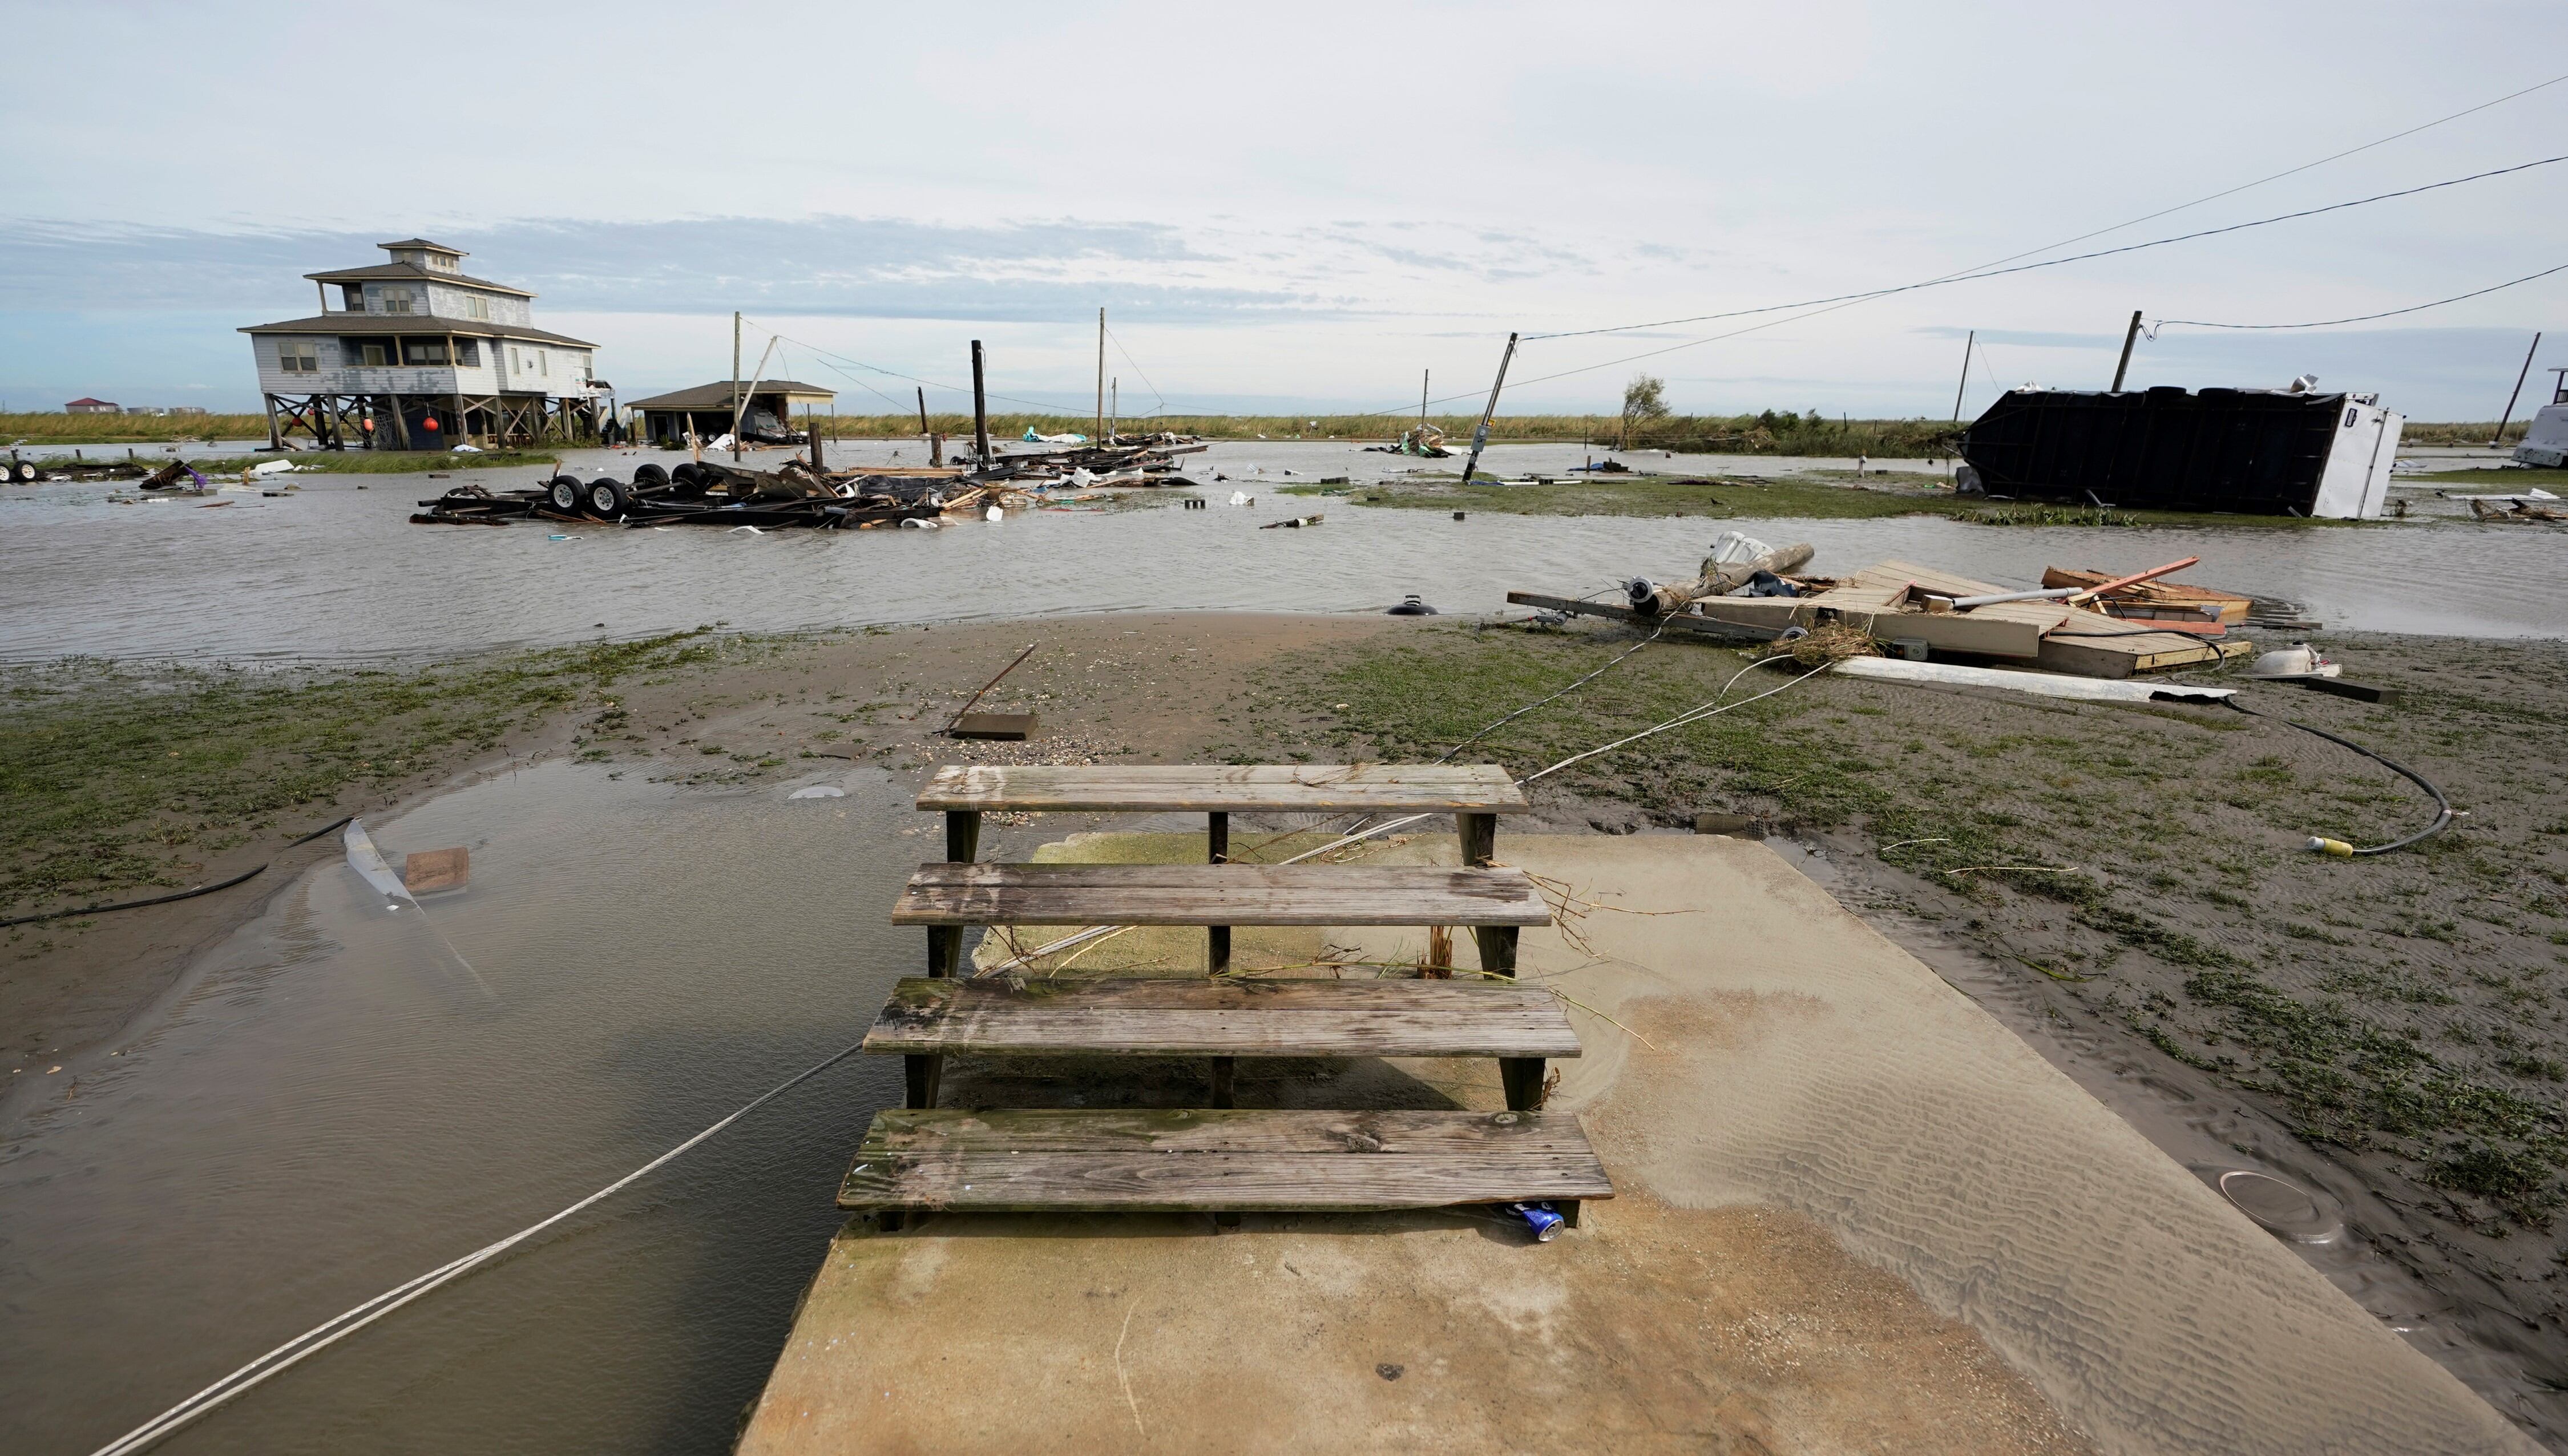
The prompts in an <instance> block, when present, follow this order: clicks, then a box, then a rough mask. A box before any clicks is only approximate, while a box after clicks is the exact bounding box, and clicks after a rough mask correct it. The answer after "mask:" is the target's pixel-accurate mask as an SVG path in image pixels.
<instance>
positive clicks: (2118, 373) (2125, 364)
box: [2113, 309, 2140, 395]
mask: <svg viewBox="0 0 2568 1456" xmlns="http://www.w3.org/2000/svg"><path fill="white" fill-rule="evenodd" d="M2139 337H2140V311H2139V310H2138V309H2133V310H2131V326H2130V327H2129V328H2128V329H2125V330H2123V331H2122V362H2121V363H2119V364H2116V365H2114V366H2113V393H2114V394H2117V395H2118V394H2120V393H2121V392H2122V376H2124V375H2126V374H2128V373H2130V372H2131V346H2132V345H2133V344H2135V343H2137V342H2138V341H2139Z"/></svg>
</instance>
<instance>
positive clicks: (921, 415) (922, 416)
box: [918, 385, 940, 465]
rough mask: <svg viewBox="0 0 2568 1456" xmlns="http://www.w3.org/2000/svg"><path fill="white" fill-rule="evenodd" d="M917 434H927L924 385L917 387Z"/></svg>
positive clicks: (931, 461) (925, 387) (931, 462)
mask: <svg viewBox="0 0 2568 1456" xmlns="http://www.w3.org/2000/svg"><path fill="white" fill-rule="evenodd" d="M918 433H919V435H920V436H922V437H924V436H925V435H926V434H927V386H925V385H920V386H919V387H918ZM928 463H929V464H931V465H932V464H937V463H940V462H939V461H936V460H930V461H928Z"/></svg>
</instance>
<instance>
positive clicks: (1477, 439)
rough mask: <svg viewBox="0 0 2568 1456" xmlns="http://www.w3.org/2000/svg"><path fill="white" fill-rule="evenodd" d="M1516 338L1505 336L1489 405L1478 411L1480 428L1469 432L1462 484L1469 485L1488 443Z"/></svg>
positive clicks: (1513, 355)
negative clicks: (1504, 343)
mask: <svg viewBox="0 0 2568 1456" xmlns="http://www.w3.org/2000/svg"><path fill="white" fill-rule="evenodd" d="M1515 357H1516V336H1515V335H1513V334H1509V335H1507V352H1506V353H1504V354H1501V355H1499V356H1498V377H1497V379H1496V380H1495V381H1494V382H1493V383H1491V384H1490V386H1489V403H1488V404H1487V405H1486V406H1485V407H1483V408H1482V409H1481V411H1480V427H1479V428H1478V429H1477V430H1474V431H1472V432H1471V458H1470V461H1469V463H1467V464H1465V465H1463V466H1462V483H1463V484H1465V485H1468V484H1470V483H1471V472H1472V471H1473V470H1476V469H1478V468H1479V467H1480V450H1481V448H1482V447H1483V446H1485V445H1487V444H1488V442H1489V417H1490V416H1492V415H1495V414H1497V413H1498V391H1500V390H1503V389H1505V388H1506V387H1507V366H1508V365H1509V364H1512V363H1514V362H1515Z"/></svg>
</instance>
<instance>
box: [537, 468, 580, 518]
mask: <svg viewBox="0 0 2568 1456" xmlns="http://www.w3.org/2000/svg"><path fill="white" fill-rule="evenodd" d="M544 493H545V494H547V495H549V496H551V497H552V502H553V509H555V510H561V511H570V512H573V513H576V512H577V511H578V510H579V482H578V481H577V480H574V479H572V478H571V477H570V476H568V475H555V476H554V477H552V479H551V480H549V481H547V482H546V483H545V486H544Z"/></svg>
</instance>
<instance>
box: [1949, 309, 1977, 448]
mask: <svg viewBox="0 0 2568 1456" xmlns="http://www.w3.org/2000/svg"><path fill="white" fill-rule="evenodd" d="M1979 342H1980V331H1979V330H1977V329H1973V330H1972V331H1971V333H1970V337H1968V338H1966V339H1964V340H1963V341H1962V382H1961V383H1960V384H1957V385H1955V386H1953V423H1954V424H1956V425H1959V424H1961V423H1962V396H1963V394H1964V393H1966V392H1967V391H1968V390H1969V389H1970V388H1971V350H1972V348H1973V346H1975V345H1977V344H1978V343H1979ZM1945 463H1946V464H1948V465H1949V464H1951V463H1952V461H1951V460H1949V459H1947V460H1946V461H1945Z"/></svg>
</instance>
